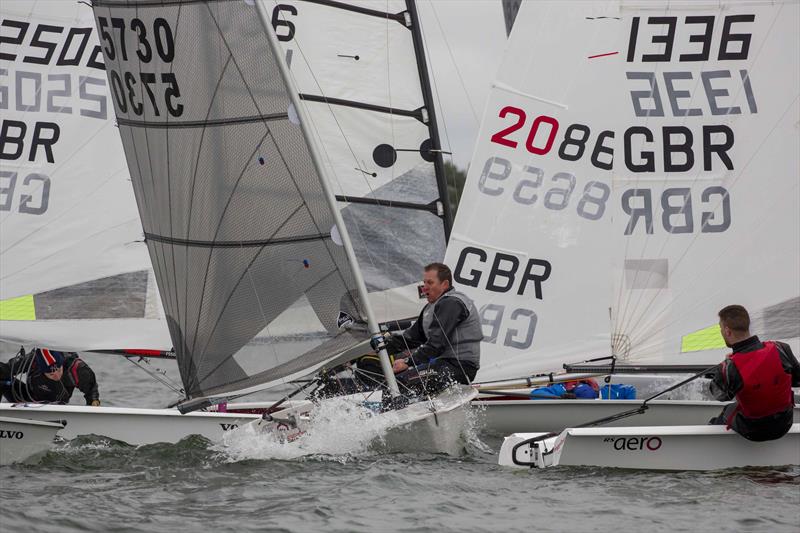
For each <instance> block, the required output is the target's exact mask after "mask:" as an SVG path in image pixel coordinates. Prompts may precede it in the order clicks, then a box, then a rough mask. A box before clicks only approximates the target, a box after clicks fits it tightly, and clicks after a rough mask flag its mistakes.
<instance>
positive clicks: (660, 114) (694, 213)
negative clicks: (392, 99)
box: [447, 1, 800, 380]
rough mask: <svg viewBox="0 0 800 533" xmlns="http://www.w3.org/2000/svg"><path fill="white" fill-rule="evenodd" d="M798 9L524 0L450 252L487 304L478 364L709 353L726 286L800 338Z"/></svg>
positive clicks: (509, 371)
mask: <svg viewBox="0 0 800 533" xmlns="http://www.w3.org/2000/svg"><path fill="white" fill-rule="evenodd" d="M798 14H799V13H798V2H796V1H789V2H747V1H743V2H736V1H732V2H708V3H704V2H690V3H681V2H626V1H623V2H602V3H601V2H566V3H562V2H535V3H534V2H531V3H526V4H523V6H522V8H521V9H520V12H519V14H518V16H517V19H516V22H515V24H514V30H513V31H512V34H511V37H510V40H509V43H508V48H507V52H506V56H505V58H504V61H503V65H502V66H501V69H500V72H499V74H498V79H497V81H496V82H495V85H494V88H493V90H492V94H491V96H490V99H489V102H488V104H487V108H486V111H485V115H484V121H483V124H482V128H481V133H480V134H479V142H478V146H477V148H476V152H475V155H474V157H473V161H472V165H471V167H470V173H469V175H468V179H467V184H466V187H465V192H464V197H463V199H462V201H461V205H460V209H459V214H458V217H457V219H456V222H455V226H454V233H453V239H452V240H451V245H450V247H449V248H448V253H447V260H448V262H449V263H451V264H452V265H454V267H455V273H456V276H457V277H456V283H457V284H458V285H459V286H460V287H461V288H462V289H464V290H465V291H466V292H467V293H468V294H470V295H471V296H472V297H473V298H474V299H475V300H476V304H477V305H478V307H479V309H481V313H482V319H483V322H484V328H485V329H484V334H485V335H486V337H485V341H484V343H483V345H482V369H481V372H480V373H479V375H478V379H479V380H493V379H500V378H508V377H519V376H524V375H526V374H530V373H535V372H540V371H557V370H560V368H561V365H562V364H563V363H567V362H577V361H581V360H584V359H588V358H593V357H599V356H607V355H610V354H611V353H613V354H614V355H616V356H618V357H619V358H620V359H621V360H623V361H650V362H662V363H663V362H684V363H702V364H706V363H713V362H716V361H719V360H720V358H721V356H722V353H723V352H722V350H721V349H722V348H724V345H723V344H722V343H721V338H720V337H719V331H718V328H716V322H717V318H716V312H717V311H718V310H719V309H720V308H722V307H723V306H725V305H728V304H731V303H740V304H743V305H745V306H747V307H748V308H749V309H750V310H751V311H752V313H753V315H754V318H755V319H756V320H755V321H754V322H755V323H754V328H753V330H754V333H758V334H763V335H765V336H767V337H770V338H777V339H784V340H790V341H791V342H793V343H794V346H795V347H796V346H797V338H798V336H799V335H800V333H799V332H798V331H797V330H798V328H800V297H799V296H800V278H799V277H798V275H797V272H798V269H799V268H800V249H798V246H800V235H799V234H800V229H799V228H800V220H798V212H797V209H796V208H795V207H793V206H796V203H797V200H798V181H800V179H799V178H798V176H799V175H800V168H799V166H798V152H797V149H796V147H797V146H798V141H799V140H800V137H799V136H798V127H797V124H798V95H799V94H800V82H799V81H798V65H800V58H799V57H798V50H800V46H798V33H799V32H800V28H798V20H800V19H798ZM651 80H653V82H652V83H653V84H654V85H651ZM775 80H783V81H782V82H781V83H775ZM654 86H657V88H658V89H657V91H656V90H653V87H654ZM523 116H524V118H523ZM555 122H557V123H558V128H557V129H556V127H555V125H554V124H555ZM537 126H538V129H537ZM532 132H533V133H532ZM687 132H688V133H687ZM548 135H552V139H550V138H549V137H548ZM690 135H691V137H690ZM690 138H691V142H690ZM551 141H552V144H550V142H551ZM728 144H730V146H729V145H728ZM689 147H690V148H689ZM687 154H690V155H688V156H687ZM612 157H613V164H612ZM651 165H652V166H651ZM531 169H543V170H544V172H543V173H540V172H539V171H538V170H531ZM548 196H549V198H550V201H549V202H548ZM499 254H506V255H499ZM498 257H499V258H500V259H498ZM533 260H538V263H532V261H533ZM545 261H546V262H547V263H548V264H549V265H550V271H549V272H547V271H546V269H545V268H543V267H541V266H539V265H541V264H543V263H544V262H545ZM531 265H534V266H535V267H538V270H537V269H536V268H532V267H531ZM512 271H513V273H512ZM526 272H530V273H531V274H530V275H529V276H525V273H526ZM537 275H538V277H539V278H540V279H541V294H539V295H537V294H536V293H535V291H534V290H533V289H534V288H535V285H534V287H531V286H530V285H532V284H535V281H536V276H537ZM527 278H533V279H532V280H530V281H529V282H528V285H524V282H525V280H526V279H527ZM519 309H522V310H525V311H516V320H515V317H514V315H513V313H514V312H515V310H519ZM528 317H531V318H530V319H528ZM533 317H535V319H536V320H535V321H534V319H533ZM525 332H527V335H526V334H525ZM521 340H524V342H520V341H521ZM528 341H530V342H528Z"/></svg>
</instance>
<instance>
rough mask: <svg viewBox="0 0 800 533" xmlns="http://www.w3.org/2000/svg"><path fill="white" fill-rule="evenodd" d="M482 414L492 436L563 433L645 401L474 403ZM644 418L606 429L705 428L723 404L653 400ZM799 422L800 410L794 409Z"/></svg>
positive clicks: (504, 401) (497, 401)
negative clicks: (625, 427)
mask: <svg viewBox="0 0 800 533" xmlns="http://www.w3.org/2000/svg"><path fill="white" fill-rule="evenodd" d="M472 404H473V406H474V407H475V408H477V409H479V410H481V411H482V412H481V418H482V425H481V429H482V431H483V432H485V433H487V434H491V435H498V436H502V435H509V434H511V433H534V432H549V431H561V430H563V429H565V428H568V427H575V426H579V425H581V424H584V423H586V422H589V421H591V420H597V419H600V418H603V417H606V416H610V415H614V414H617V413H620V412H623V411H627V410H630V409H635V408H636V407H638V406H640V405H641V404H642V400H525V399H522V400H481V399H478V400H475V401H473V402H472ZM648 405H649V406H650V408H649V409H648V410H647V411H645V412H644V413H642V414H639V415H635V416H632V417H629V418H623V419H621V420H617V421H615V422H612V423H610V424H607V425H606V427H623V426H631V425H637V426H681V425H695V424H696V425H704V424H707V423H708V421H709V420H710V419H711V418H713V417H715V416H717V415H719V414H720V412H722V408H723V407H724V406H725V405H726V404H725V403H724V402H715V401H684V400H653V401H651V402H648ZM794 421H795V422H800V407H795V409H794Z"/></svg>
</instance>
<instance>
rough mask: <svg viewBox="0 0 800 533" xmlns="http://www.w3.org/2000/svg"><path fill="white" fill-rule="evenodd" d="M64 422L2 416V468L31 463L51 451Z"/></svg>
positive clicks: (0, 462) (0, 451)
mask: <svg viewBox="0 0 800 533" xmlns="http://www.w3.org/2000/svg"><path fill="white" fill-rule="evenodd" d="M63 427H64V423H62V422H40V421H38V420H26V419H24V418H10V417H6V416H0V466H4V465H10V464H12V463H21V462H24V461H30V460H33V459H34V458H36V457H38V456H39V455H41V454H43V453H44V452H46V451H47V450H48V449H50V446H51V445H52V444H53V439H55V437H56V433H58V431H59V430H61V428H63Z"/></svg>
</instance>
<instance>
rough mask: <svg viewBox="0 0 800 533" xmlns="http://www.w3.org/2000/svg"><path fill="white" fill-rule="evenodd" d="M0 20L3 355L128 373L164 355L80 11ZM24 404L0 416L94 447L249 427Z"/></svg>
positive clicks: (137, 228)
mask: <svg viewBox="0 0 800 533" xmlns="http://www.w3.org/2000/svg"><path fill="white" fill-rule="evenodd" d="M0 14H2V25H0V33H2V37H3V45H2V63H0V64H1V65H2V67H3V69H5V70H7V72H6V73H4V74H3V79H4V82H3V85H4V87H3V90H4V91H5V92H4V97H3V102H4V105H6V107H7V108H6V109H4V110H3V117H2V135H0V138H2V140H3V144H2V147H3V148H2V166H1V167H0V339H1V340H2V341H5V343H7V344H5V345H4V346H12V347H13V349H16V348H17V347H18V346H19V345H20V344H22V345H25V346H26V347H28V349H30V348H31V347H35V346H42V347H50V348H53V349H59V350H68V351H78V352H83V351H91V350H97V351H114V352H124V353H127V354H128V355H129V356H133V357H134V360H135V359H137V358H138V357H139V356H140V355H147V354H149V355H159V354H164V353H165V352H166V351H168V350H170V349H171V346H172V341H171V340H170V338H169V331H168V328H167V324H166V320H165V318H164V312H163V309H162V307H161V303H160V299H159V295H158V289H157V287H156V283H155V277H154V275H153V270H152V265H151V262H150V257H149V255H148V252H147V249H146V246H145V245H144V243H142V242H141V240H142V224H141V221H140V219H139V213H138V210H137V208H136V202H135V198H134V194H133V188H132V187H131V183H130V177H129V176H130V175H129V172H128V167H127V164H126V161H125V154H124V152H123V150H122V144H121V142H120V139H119V134H118V132H117V129H116V127H115V124H114V117H113V112H112V110H111V92H110V91H109V88H108V82H107V79H106V74H105V67H104V65H103V57H102V53H101V51H100V46H101V44H100V40H99V39H98V37H97V36H98V33H97V31H96V30H95V27H94V26H95V23H94V20H93V16H92V10H91V8H90V7H89V6H88V5H86V4H85V3H84V4H82V3H79V2H64V1H61V0H42V1H38V2H33V3H32V2H28V1H23V0H4V1H3V2H2V3H0ZM131 349H134V351H131ZM22 379H24V378H22ZM100 386H101V390H102V387H103V384H102V383H101V384H100ZM27 400H28V399H27V398H22V399H21V401H20V402H18V403H0V416H2V417H13V418H20V419H29V420H34V421H41V422H47V421H51V420H63V421H65V422H66V423H67V424H66V426H65V427H64V429H63V430H61V432H60V433H59V435H60V436H62V437H64V438H67V439H70V438H74V437H77V436H79V435H101V436H105V437H109V438H112V439H116V440H120V441H124V442H127V443H129V444H134V445H137V444H152V443H156V442H177V441H179V440H181V439H183V438H185V437H187V436H189V435H194V434H199V435H203V436H205V437H207V438H209V439H212V440H219V439H221V438H222V436H223V435H224V433H225V431H226V430H229V429H231V428H234V427H236V426H238V425H242V424H244V423H246V422H248V421H250V420H254V419H257V418H258V415H254V414H246V413H243V414H227V413H195V414H193V415H192V416H190V417H183V416H181V414H180V413H179V412H178V411H177V409H143V408H141V407H136V406H131V407H105V406H103V407H85V406H77V405H44V404H36V403H30V402H28V401H27ZM42 427H44V426H42ZM59 428H60V426H59ZM26 435H27V433H26Z"/></svg>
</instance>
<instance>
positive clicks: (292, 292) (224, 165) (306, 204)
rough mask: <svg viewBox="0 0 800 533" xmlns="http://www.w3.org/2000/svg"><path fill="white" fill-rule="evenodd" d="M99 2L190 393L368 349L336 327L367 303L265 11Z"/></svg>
mask: <svg viewBox="0 0 800 533" xmlns="http://www.w3.org/2000/svg"><path fill="white" fill-rule="evenodd" d="M94 5H95V18H96V20H97V23H98V29H99V31H100V32H101V35H102V34H103V32H106V33H107V34H108V35H109V39H108V40H107V41H105V44H106V46H105V47H104V56H105V61H106V67H107V70H108V75H109V83H110V84H111V85H112V87H115V84H116V85H118V86H119V87H122V88H123V90H119V89H117V92H116V93H115V99H114V100H115V110H116V113H117V118H118V123H119V129H120V133H121V136H122V140H123V144H124V146H125V152H126V157H127V159H128V165H129V167H130V170H131V175H132V177H133V181H134V189H135V193H136V198H137V203H138V205H139V209H140V214H141V218H142V221H143V225H144V229H145V234H146V240H147V243H148V246H149V250H150V255H151V258H152V262H153V268H154V270H155V273H156V279H157V282H158V286H159V288H160V291H161V295H162V301H163V304H164V309H165V312H166V315H167V321H168V323H169V327H170V334H171V337H172V339H173V342H174V343H175V350H176V353H177V357H178V363H179V367H180V372H181V377H182V379H183V382H184V386H185V389H186V393H187V396H188V397H189V398H194V397H198V396H208V395H218V394H224V393H226V392H230V391H235V390H242V389H244V388H247V387H250V386H254V385H258V384H260V383H264V382H268V381H272V380H275V379H280V378H282V377H285V376H289V375H291V374H293V373H295V372H298V371H301V370H302V369H304V368H309V367H312V366H314V365H315V364H318V363H320V362H322V361H325V360H327V359H330V358H331V357H333V356H335V355H336V353H337V351H342V350H344V349H347V348H349V347H351V346H353V345H355V344H356V343H357V342H359V341H361V340H363V339H364V338H365V337H366V333H365V332H364V331H361V330H360V329H358V328H355V329H350V330H348V329H347V328H343V327H340V326H341V325H342V322H346V321H343V320H342V315H341V312H342V310H343V309H347V310H349V311H350V313H349V315H350V316H351V317H352V318H354V319H355V321H356V322H358V321H359V320H360V316H361V315H362V313H361V311H360V309H361V304H360V302H358V301H357V299H356V298H355V297H354V296H353V294H355V282H354V281H353V279H352V276H351V273H350V272H351V270H350V266H349V265H348V263H347V259H346V256H345V253H344V249H343V248H342V247H341V246H339V245H337V244H336V243H335V242H333V240H332V238H331V230H332V228H333V227H334V218H333V213H332V211H331V209H330V207H329V205H328V204H327V202H326V200H325V198H324V195H323V191H322V188H321V185H320V176H319V175H318V174H317V172H316V171H315V169H314V166H313V164H312V160H311V156H310V152H309V147H308V144H307V141H306V140H305V139H304V137H303V134H302V131H301V128H300V126H299V125H298V123H297V121H296V119H295V118H294V117H295V115H294V111H293V109H290V99H289V96H288V91H287V88H286V86H285V84H284V82H283V80H282V78H281V75H280V71H279V68H278V66H277V63H276V58H275V56H274V55H273V54H272V52H271V50H270V47H269V44H268V42H267V39H266V37H265V35H264V33H263V29H262V27H261V26H260V23H259V19H258V16H257V13H256V11H255V8H254V7H253V6H251V5H248V4H247V3H245V2H241V1H229V2H224V1H223V2H196V1H195V2H192V1H183V2H179V1H170V2H165V3H164V4H163V5H162V4H161V3H156V2H152V1H146V0H143V1H140V2H136V1H130V0H121V1H114V0H109V1H101V2H95V3H94ZM120 28H124V29H125V30H126V31H125V38H124V39H123V38H122V37H121V36H122V34H123V32H122V31H121V30H120ZM131 28H133V31H131ZM141 28H144V31H142V30H141ZM143 34H146V36H147V37H146V38H144V40H147V45H149V51H150V54H149V56H148V54H147V50H148V46H147V45H145V44H143V38H142V35H143ZM111 43H113V46H114V48H115V49H114V50H111ZM123 47H126V48H125V50H126V53H127V60H126V59H125V58H124V57H123V53H122V50H123ZM110 51H112V52H113V53H109V52H110ZM112 56H113V57H112ZM143 56H144V58H147V59H149V61H145V60H144V59H143ZM130 79H133V80H134V81H133V82H129V81H127V80H130ZM153 79H155V82H154V83H151V82H152V80H153ZM118 80H121V83H118ZM148 80H149V81H150V82H148ZM148 87H149V89H150V90H152V92H153V94H154V96H153V97H152V98H151V97H150V96H149V93H148ZM178 91H179V93H178ZM321 345H324V346H322V347H321Z"/></svg>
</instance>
